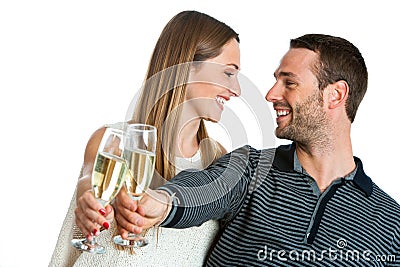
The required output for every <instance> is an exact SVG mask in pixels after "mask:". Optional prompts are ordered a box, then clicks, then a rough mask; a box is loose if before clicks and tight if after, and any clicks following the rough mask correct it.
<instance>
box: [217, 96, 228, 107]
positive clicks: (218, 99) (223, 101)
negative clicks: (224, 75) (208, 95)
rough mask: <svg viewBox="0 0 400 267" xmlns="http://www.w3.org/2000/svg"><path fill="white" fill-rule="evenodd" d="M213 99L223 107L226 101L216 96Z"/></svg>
mask: <svg viewBox="0 0 400 267" xmlns="http://www.w3.org/2000/svg"><path fill="white" fill-rule="evenodd" d="M215 99H216V100H217V102H218V103H220V104H222V105H225V102H226V100H225V99H224V98H222V97H219V96H217V97H216V98H215Z"/></svg>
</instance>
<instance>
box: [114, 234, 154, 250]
mask: <svg viewBox="0 0 400 267" xmlns="http://www.w3.org/2000/svg"><path fill="white" fill-rule="evenodd" d="M114 243H115V244H117V245H120V246H123V247H128V248H141V247H145V246H147V245H148V244H149V242H148V241H147V239H146V238H145V237H144V236H142V235H140V234H138V235H136V234H132V233H129V234H128V238H127V239H123V238H122V237H121V236H120V235H117V236H114Z"/></svg>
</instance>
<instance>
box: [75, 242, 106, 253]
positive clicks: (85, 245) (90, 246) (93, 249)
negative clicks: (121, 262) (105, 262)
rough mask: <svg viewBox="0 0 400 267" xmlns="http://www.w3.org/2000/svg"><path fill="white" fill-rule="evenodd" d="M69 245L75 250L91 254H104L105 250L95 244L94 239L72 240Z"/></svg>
mask: <svg viewBox="0 0 400 267" xmlns="http://www.w3.org/2000/svg"><path fill="white" fill-rule="evenodd" d="M71 244H72V246H73V247H74V248H76V249H79V250H81V251H86V252H89V253H93V254H104V253H105V252H106V249H105V248H104V247H103V246H101V245H99V244H97V243H96V241H95V239H94V238H93V240H92V241H89V240H87V239H86V238H83V239H72V240H71Z"/></svg>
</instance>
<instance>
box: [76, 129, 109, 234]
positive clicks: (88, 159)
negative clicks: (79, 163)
mask: <svg viewBox="0 0 400 267" xmlns="http://www.w3.org/2000/svg"><path fill="white" fill-rule="evenodd" d="M104 131H105V127H102V128H100V129H98V130H97V131H95V132H94V133H93V134H92V136H91V137H90V139H89V141H88V143H87V145H86V149H85V155H84V161H83V167H82V172H81V176H80V177H79V180H78V184H77V196H76V199H77V202H76V206H77V207H76V209H75V223H76V225H77V226H78V227H79V229H80V230H81V231H82V233H83V234H84V235H85V236H90V235H91V234H94V235H97V234H98V233H99V232H100V231H99V228H100V227H99V226H100V225H101V226H103V227H105V228H108V227H109V222H108V221H107V220H110V219H112V218H113V216H114V212H113V209H112V207H111V206H110V205H109V206H107V207H103V206H102V205H101V204H100V203H98V202H97V201H96V199H95V198H94V196H93V193H92V186H91V184H92V182H91V177H92V170H93V165H94V161H95V159H96V155H97V150H98V147H99V145H100V141H101V138H102V137H103V134H104ZM105 216H106V217H105Z"/></svg>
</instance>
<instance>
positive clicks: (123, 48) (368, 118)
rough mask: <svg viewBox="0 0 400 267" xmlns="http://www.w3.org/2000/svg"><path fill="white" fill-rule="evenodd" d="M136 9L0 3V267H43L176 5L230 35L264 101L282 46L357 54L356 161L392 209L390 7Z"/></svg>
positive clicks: (167, 4) (199, 4) (394, 117)
mask: <svg viewBox="0 0 400 267" xmlns="http://www.w3.org/2000/svg"><path fill="white" fill-rule="evenodd" d="M138 2H139V1H113V2H111V1H100V0H96V1H86V0H80V1H72V0H69V1H62V2H61V1H18V0H15V1H2V2H1V3H0V92H1V97H0V114H1V125H2V126H1V130H0V137H1V138H0V140H1V141H0V142H1V143H0V149H2V151H1V152H0V155H1V156H0V157H1V160H0V162H1V169H2V172H1V178H0V179H1V185H0V200H1V204H2V205H1V213H0V214H1V215H0V266H47V265H48V262H49V260H50V257H51V255H52V252H53V248H54V245H55V243H56V240H57V237H58V232H59V229H60V227H61V224H62V221H63V219H64V216H65V213H66V210H67V208H68V204H69V201H70V199H71V196H72V193H73V191H74V188H75V183H76V179H77V176H78V173H79V170H80V167H81V163H82V156H83V152H84V148H85V145H86V142H87V140H88V138H89V136H90V135H91V133H92V132H93V131H94V130H95V129H97V128H98V127H99V126H101V125H102V124H104V123H109V122H115V121H120V120H123V119H124V118H125V112H126V110H127V107H128V105H129V103H130V101H131V99H132V97H133V96H134V94H135V92H136V90H137V89H139V88H140V85H141V83H142V80H143V78H144V75H145V72H146V69H147V64H148V60H149V58H150V55H151V52H152V49H153V47H154V44H155V42H156V40H157V38H158V36H159V34H160V32H161V30H162V28H163V27H164V25H165V24H166V23H167V22H168V20H169V19H170V18H171V17H172V16H173V15H175V14H176V13H178V12H179V11H182V10H186V9H195V10H198V11H202V12H205V13H207V14H209V15H212V16H214V17H215V18H217V19H219V20H221V21H224V22H225V23H227V24H228V25H230V26H231V27H233V28H234V29H235V30H236V31H237V32H238V33H239V34H240V38H241V53H242V72H243V74H245V75H246V76H247V77H248V78H250V79H251V80H252V81H253V83H254V84H256V85H257V87H258V88H259V90H260V91H261V92H262V94H265V93H266V92H267V90H268V89H269V88H270V86H271V85H272V84H273V82H274V79H273V76H272V73H273V71H274V70H275V68H276V67H277V66H278V64H279V60H280V58H281V57H282V56H283V54H284V53H285V52H286V50H287V48H288V45H289V39H290V38H294V37H298V36H300V35H303V34H305V33H325V34H332V35H339V36H342V37H344V38H346V39H349V40H350V41H352V42H353V43H354V44H355V45H356V46H358V48H359V49H360V50H361V52H362V54H363V56H364V58H365V60H366V63H367V66H368V69H369V77H370V79H369V89H368V92H367V94H366V97H365V99H364V101H363V102H362V103H361V106H360V109H359V112H358V114H357V117H356V121H355V122H354V124H353V130H352V138H353V146H354V154H355V155H357V156H359V157H360V158H361V159H362V160H363V162H364V167H365V170H366V172H367V174H369V175H370V176H371V177H372V179H373V180H374V181H375V183H377V184H378V185H379V186H381V187H382V188H383V189H384V190H385V191H386V192H388V193H389V194H390V195H391V196H392V197H394V198H395V199H396V200H397V201H398V202H400V187H399V185H400V183H399V176H400V175H399V172H398V170H397V168H396V167H398V164H399V159H398V153H399V152H398V151H399V149H400V145H399V141H398V140H397V138H398V136H399V135H400V132H399V127H398V125H397V124H398V121H399V119H398V110H397V108H398V107H399V103H398V99H399V97H400V85H399V71H400V68H399V65H398V64H399V62H400V53H399V41H400V39H399V30H398V25H400V18H399V15H398V14H397V13H396V10H398V9H397V8H395V5H394V4H395V1H385V0H381V1H373V3H369V2H368V1H362V2H360V4H358V2H359V1H349V0H347V1H326V3H324V2H323V1H314V2H310V1H263V2H264V4H263V6H262V5H261V1H259V2H254V1H240V2H235V1H215V0H213V1H171V0H170V1H160V2H153V1H140V4H138ZM216 2H217V4H216ZM353 2H354V3H353ZM371 2H372V1H371ZM266 112H267V111H266ZM268 112H269V111H268Z"/></svg>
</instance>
